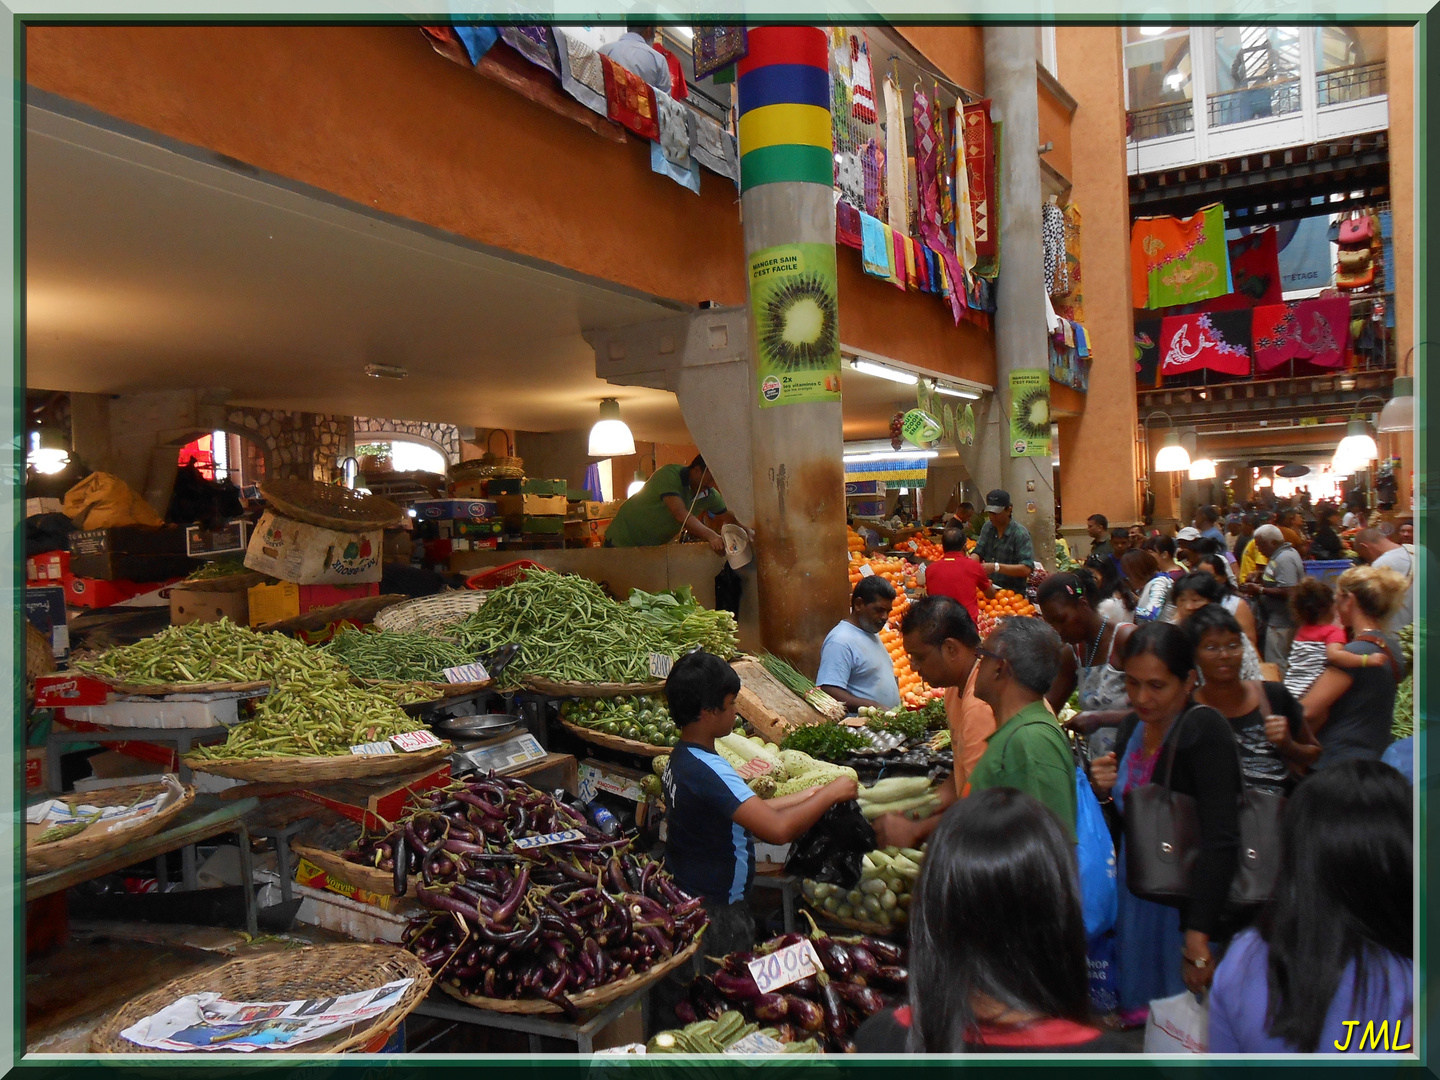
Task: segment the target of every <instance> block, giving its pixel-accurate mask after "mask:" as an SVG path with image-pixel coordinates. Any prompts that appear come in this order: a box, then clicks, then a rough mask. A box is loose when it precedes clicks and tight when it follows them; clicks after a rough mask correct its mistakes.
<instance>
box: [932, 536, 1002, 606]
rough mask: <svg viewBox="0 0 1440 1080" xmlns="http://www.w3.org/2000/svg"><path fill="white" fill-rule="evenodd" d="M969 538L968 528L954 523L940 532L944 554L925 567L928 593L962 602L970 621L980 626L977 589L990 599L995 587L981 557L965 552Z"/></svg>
mask: <svg viewBox="0 0 1440 1080" xmlns="http://www.w3.org/2000/svg"><path fill="white" fill-rule="evenodd" d="M966 539H967V537H966V534H965V530H964V529H963V528H961V527H959V526H955V525H952V526H950V527H949V528H947V529H946V530H945V531H944V532H943V533H941V534H940V547H941V549H942V550H944V552H945V554H944V555H943V556H942V557H941V558H939V559H937V560H936V561H935V562H933V563H931V564H930V565H929V566H927V567H926V568H925V594H926V595H927V596H949V597H952V598H953V599H955V600H958V601H960V603H961V605H962V606H963V607H964V608H965V610H966V611H968V612H969V613H970V619H971V621H972V622H974V623H976V624H977V625H978V624H979V622H980V603H979V601H978V600H976V598H975V591H976V590H977V589H978V590H980V592H981V593H983V594H984V595H985V598H986V599H987V600H988V599H991V598H992V597H994V595H995V586H994V585H992V584H991V583H990V575H989V574H987V573H985V569H984V567H982V566H981V565H980V562H979V560H978V559H974V558H971V557H970V556H969V555H967V554H966V553H965V541H966Z"/></svg>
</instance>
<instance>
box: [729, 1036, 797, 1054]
mask: <svg viewBox="0 0 1440 1080" xmlns="http://www.w3.org/2000/svg"><path fill="white" fill-rule="evenodd" d="M784 1049H785V1044H784V1043H782V1042H781V1041H780V1040H779V1039H772V1038H770V1036H769V1035H761V1034H760V1032H758V1031H757V1032H754V1033H753V1034H750V1035H746V1036H745V1038H743V1039H741V1040H740V1041H739V1042H736V1043H733V1044H732V1045H730V1046H727V1047H726V1048H725V1053H727V1054H734V1055H736V1056H746V1055H756V1054H779V1053H782V1052H783V1051H784Z"/></svg>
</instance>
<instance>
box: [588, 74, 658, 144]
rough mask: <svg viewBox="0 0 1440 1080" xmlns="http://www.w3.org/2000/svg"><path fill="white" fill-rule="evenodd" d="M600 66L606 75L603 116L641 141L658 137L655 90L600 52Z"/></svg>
mask: <svg viewBox="0 0 1440 1080" xmlns="http://www.w3.org/2000/svg"><path fill="white" fill-rule="evenodd" d="M600 66H601V69H602V70H603V71H604V73H605V115H606V116H608V117H609V118H610V119H611V120H614V121H615V122H616V123H618V124H620V125H622V126H623V127H625V128H626V129H627V130H629V131H633V132H634V133H635V134H636V135H639V136H641V137H643V138H646V139H658V138H660V119H659V110H658V108H657V107H656V105H655V88H654V87H653V86H651V85H650V84H649V83H647V82H646V81H645V80H644V79H642V78H641V77H640V76H639V75H636V74H635V73H634V72H633V71H630V70H628V69H626V68H623V67H621V66H620V65H619V64H617V63H615V62H614V61H613V60H611V59H610V58H609V57H608V56H606V55H604V54H603V53H602V54H601V55H600Z"/></svg>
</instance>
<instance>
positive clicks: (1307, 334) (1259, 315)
mask: <svg viewBox="0 0 1440 1080" xmlns="http://www.w3.org/2000/svg"><path fill="white" fill-rule="evenodd" d="M1252 317H1253V320H1254V323H1253V329H1252V333H1253V336H1254V340H1255V366H1256V368H1257V369H1259V370H1260V371H1270V370H1271V369H1273V368H1277V367H1279V366H1280V365H1281V364H1283V363H1285V362H1286V361H1288V360H1304V361H1305V362H1306V363H1309V364H1314V365H1315V366H1316V367H1323V368H1338V367H1343V366H1344V364H1345V352H1346V347H1347V346H1348V345H1349V341H1350V302H1349V301H1348V300H1345V299H1343V298H1339V297H1334V298H1330V299H1324V300H1301V301H1299V302H1298V303H1294V304H1270V305H1266V306H1265V307H1258V308H1256V309H1255V312H1254V315H1253V316H1252Z"/></svg>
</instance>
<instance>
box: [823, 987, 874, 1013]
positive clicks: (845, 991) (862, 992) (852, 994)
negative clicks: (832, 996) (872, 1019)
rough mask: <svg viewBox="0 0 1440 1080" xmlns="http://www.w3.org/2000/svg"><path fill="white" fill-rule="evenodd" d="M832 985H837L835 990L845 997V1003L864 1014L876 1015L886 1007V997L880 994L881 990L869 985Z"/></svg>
mask: <svg viewBox="0 0 1440 1080" xmlns="http://www.w3.org/2000/svg"><path fill="white" fill-rule="evenodd" d="M832 985H833V986H834V987H835V992H836V993H838V994H839V995H840V997H841V998H843V999H844V1001H845V1004H847V1005H849V1006H850V1007H851V1008H853V1009H855V1010H856V1011H857V1012H859V1013H861V1014H862V1015H864V1016H874V1015H875V1014H876V1013H877V1012H879V1011H880V1010H881V1009H883V1008H885V999H884V998H883V997H881V996H880V993H879V991H877V990H872V989H870V988H869V987H868V986H856V985H854V984H853V983H833V984H832Z"/></svg>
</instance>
